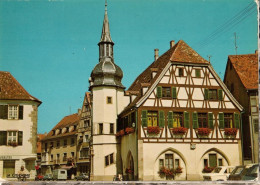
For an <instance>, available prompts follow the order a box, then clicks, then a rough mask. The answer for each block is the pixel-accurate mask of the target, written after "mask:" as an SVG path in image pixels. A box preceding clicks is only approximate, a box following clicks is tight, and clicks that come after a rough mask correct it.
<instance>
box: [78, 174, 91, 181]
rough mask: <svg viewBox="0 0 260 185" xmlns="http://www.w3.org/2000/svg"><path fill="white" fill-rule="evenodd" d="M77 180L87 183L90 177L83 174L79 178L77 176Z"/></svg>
mask: <svg viewBox="0 0 260 185" xmlns="http://www.w3.org/2000/svg"><path fill="white" fill-rule="evenodd" d="M75 179H76V180H77V181H79V180H81V181H86V180H89V176H88V174H86V173H81V174H79V176H76V177H75Z"/></svg>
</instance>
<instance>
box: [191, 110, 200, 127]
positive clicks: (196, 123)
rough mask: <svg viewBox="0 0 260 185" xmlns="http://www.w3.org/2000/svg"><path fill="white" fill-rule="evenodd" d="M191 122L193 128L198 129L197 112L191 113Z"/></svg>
mask: <svg viewBox="0 0 260 185" xmlns="http://www.w3.org/2000/svg"><path fill="white" fill-rule="evenodd" d="M192 122H193V128H194V129H195V128H199V125H198V113H197V112H193V113H192Z"/></svg>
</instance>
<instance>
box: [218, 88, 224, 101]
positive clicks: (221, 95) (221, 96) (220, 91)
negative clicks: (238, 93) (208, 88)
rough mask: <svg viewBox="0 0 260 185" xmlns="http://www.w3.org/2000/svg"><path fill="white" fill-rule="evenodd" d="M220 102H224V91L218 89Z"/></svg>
mask: <svg viewBox="0 0 260 185" xmlns="http://www.w3.org/2000/svg"><path fill="white" fill-rule="evenodd" d="M218 100H219V101H222V100H223V93H222V89H218Z"/></svg>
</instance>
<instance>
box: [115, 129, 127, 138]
mask: <svg viewBox="0 0 260 185" xmlns="http://www.w3.org/2000/svg"><path fill="white" fill-rule="evenodd" d="M123 135H125V131H124V129H123V130H120V131H118V132H117V133H116V136H117V137H120V136H123Z"/></svg>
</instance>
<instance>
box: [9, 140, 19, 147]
mask: <svg viewBox="0 0 260 185" xmlns="http://www.w3.org/2000/svg"><path fill="white" fill-rule="evenodd" d="M9 145H10V146H13V147H15V146H18V143H17V142H15V141H12V142H10V143H9Z"/></svg>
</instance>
